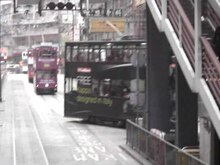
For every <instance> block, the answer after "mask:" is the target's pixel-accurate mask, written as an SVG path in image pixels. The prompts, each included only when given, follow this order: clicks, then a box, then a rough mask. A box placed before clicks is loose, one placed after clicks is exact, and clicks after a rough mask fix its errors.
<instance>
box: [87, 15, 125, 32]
mask: <svg viewBox="0 0 220 165" xmlns="http://www.w3.org/2000/svg"><path fill="white" fill-rule="evenodd" d="M89 25H90V28H89V31H90V32H117V31H119V32H124V30H125V19H124V18H90V24H89Z"/></svg>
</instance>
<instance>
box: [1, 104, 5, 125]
mask: <svg viewBox="0 0 220 165" xmlns="http://www.w3.org/2000/svg"><path fill="white" fill-rule="evenodd" d="M4 105H5V103H4V100H2V102H0V127H2V126H3V123H4V114H5V106H4Z"/></svg>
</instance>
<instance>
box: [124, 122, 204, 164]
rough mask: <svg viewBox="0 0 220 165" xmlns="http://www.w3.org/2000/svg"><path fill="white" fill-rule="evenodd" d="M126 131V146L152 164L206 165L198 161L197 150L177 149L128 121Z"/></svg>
mask: <svg viewBox="0 0 220 165" xmlns="http://www.w3.org/2000/svg"><path fill="white" fill-rule="evenodd" d="M126 129H127V138H126V144H127V145H128V146H129V147H130V148H132V149H133V150H134V151H136V152H137V153H139V154H140V155H141V156H142V157H143V158H145V159H147V160H149V161H150V162H152V163H153V164H156V165H171V164H173V165H174V164H175V165H208V164H206V163H205V162H203V161H201V160H200V159H199V149H198V148H192V147H191V148H190V147H189V148H184V149H180V148H177V147H176V146H175V145H173V144H171V143H170V142H168V141H166V140H164V139H162V138H160V137H159V136H157V135H155V134H154V133H152V132H150V131H148V130H146V129H144V128H143V127H141V126H139V125H138V124H136V123H134V122H132V121H130V120H127V128H126ZM165 136H166V135H165Z"/></svg>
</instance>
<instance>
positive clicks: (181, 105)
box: [176, 64, 198, 148]
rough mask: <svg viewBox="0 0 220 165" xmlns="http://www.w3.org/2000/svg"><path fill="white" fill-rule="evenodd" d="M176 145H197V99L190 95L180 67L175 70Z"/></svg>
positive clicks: (195, 96) (194, 95) (192, 94)
mask: <svg viewBox="0 0 220 165" xmlns="http://www.w3.org/2000/svg"><path fill="white" fill-rule="evenodd" d="M176 71H177V72H176V74H177V75H176V99H177V100H176V145H177V146H178V147H180V148H182V147H184V146H197V145H198V97H197V94H195V93H192V92H191V89H190V88H189V86H188V84H187V82H186V79H185V77H184V75H183V73H182V70H181V68H180V66H179V65H178V64H177V70H176Z"/></svg>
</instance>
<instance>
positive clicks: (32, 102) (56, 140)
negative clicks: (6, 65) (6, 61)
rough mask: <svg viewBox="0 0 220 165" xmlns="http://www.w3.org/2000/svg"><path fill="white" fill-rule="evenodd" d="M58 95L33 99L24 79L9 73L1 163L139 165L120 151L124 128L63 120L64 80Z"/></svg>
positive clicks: (0, 113)
mask: <svg viewBox="0 0 220 165" xmlns="http://www.w3.org/2000/svg"><path fill="white" fill-rule="evenodd" d="M58 78H59V84H58V92H57V94H56V95H36V94H35V93H34V90H33V84H31V83H28V78H27V75H26V74H8V75H7V76H6V78H5V80H4V83H3V89H2V92H3V93H2V98H3V102H2V103H0V126H1V127H0V164H4V165H79V164H80V165H138V164H139V163H138V162H137V161H136V160H134V159H133V158H132V157H130V156H129V155H128V154H127V153H126V152H124V151H123V150H122V149H121V148H120V147H119V146H120V145H124V144H125V138H126V132H125V129H122V128H117V127H111V126H106V125H95V124H89V123H86V122H84V121H81V120H79V119H76V118H64V117H63V111H64V106H63V75H59V77H58Z"/></svg>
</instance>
